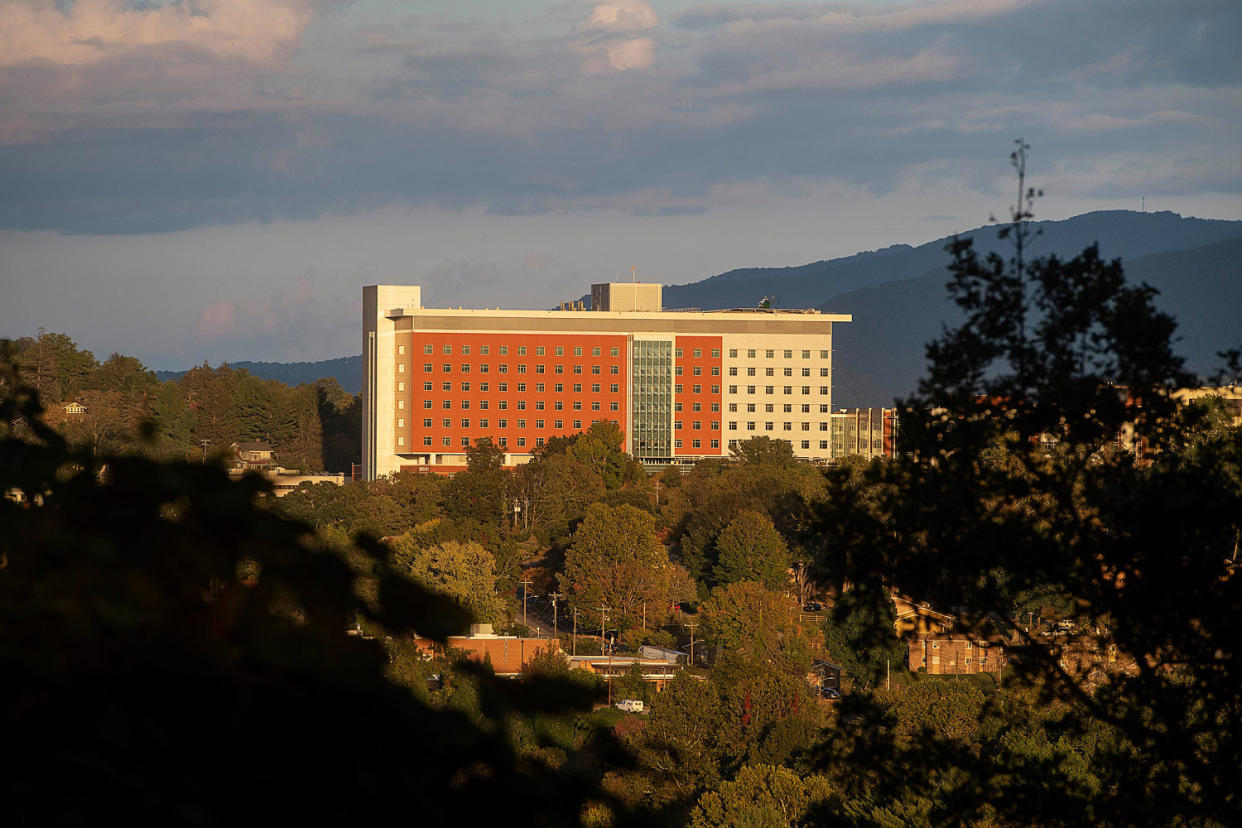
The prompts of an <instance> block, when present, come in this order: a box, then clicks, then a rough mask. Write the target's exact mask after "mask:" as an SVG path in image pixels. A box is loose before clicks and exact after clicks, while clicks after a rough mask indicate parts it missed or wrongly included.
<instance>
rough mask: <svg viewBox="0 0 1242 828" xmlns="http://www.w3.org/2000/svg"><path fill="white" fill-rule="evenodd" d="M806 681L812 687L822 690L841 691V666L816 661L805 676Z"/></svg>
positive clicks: (829, 662)
mask: <svg viewBox="0 0 1242 828" xmlns="http://www.w3.org/2000/svg"><path fill="white" fill-rule="evenodd" d="M807 680H808V681H809V682H810V683H811V685H812V686H814V687H818V688H819V689H820V690H823V689H824V688H825V687H830V688H832V689H833V690H840V689H841V665H839V664H833V663H832V662H831V661H816V662H815V663H814V664H812V665H811V672H810V673H809V674H808V675H807Z"/></svg>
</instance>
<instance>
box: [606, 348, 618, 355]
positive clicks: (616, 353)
mask: <svg viewBox="0 0 1242 828" xmlns="http://www.w3.org/2000/svg"><path fill="white" fill-rule="evenodd" d="M608 353H609V355H610V356H621V349H620V348H612V349H610V350H609V352H608Z"/></svg>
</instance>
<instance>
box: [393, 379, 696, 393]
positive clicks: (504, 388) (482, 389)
mask: <svg viewBox="0 0 1242 828" xmlns="http://www.w3.org/2000/svg"><path fill="white" fill-rule="evenodd" d="M460 387H461V390H462V391H469V390H470V383H468V382H463V383H461V386H460ZM491 387H492V386H491V384H490V383H487V382H480V383H479V388H478V391H479V393H480V394H487V393H489V392H490V391H491ZM513 387H514V390H515V391H517V392H518V393H519V394H525V393H526V383H524V382H515V383H514V384H513ZM546 387H547V386H546V385H544V383H542V382H537V383H535V393H536V394H542V393H544V389H545V388H546ZM571 387H572V388H573V392H574V393H575V394H581V393H582V383H580V382H575V383H573V385H572V386H571ZM600 388H601V386H600V384H599V383H598V382H593V383H591V393H592V394H598V393H600ZM423 390H424V391H434V390H435V383H433V382H431V381H430V380H427V381H424V382H423ZM440 390H442V391H452V390H453V383H451V382H445V383H441V384H440ZM496 390H497V391H499V392H501V393H508V391H509V383H508V382H498V383H496ZM552 390H553V391H555V392H556V393H557V394H563V393H564V392H565V383H563V382H555V383H553V384H552ZM404 391H405V381H404V380H399V381H398V382H397V393H402V392H404ZM608 392H609V393H610V394H619V393H621V384H620V383H616V382H613V383H609V385H608ZM717 392H719V389H717Z"/></svg>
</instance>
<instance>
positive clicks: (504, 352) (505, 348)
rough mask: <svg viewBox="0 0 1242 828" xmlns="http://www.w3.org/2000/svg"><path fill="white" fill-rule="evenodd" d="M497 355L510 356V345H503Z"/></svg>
mask: <svg viewBox="0 0 1242 828" xmlns="http://www.w3.org/2000/svg"><path fill="white" fill-rule="evenodd" d="M497 353H499V354H500V355H501V356H508V355H509V346H508V345H501V346H500V349H499V350H498V351H497Z"/></svg>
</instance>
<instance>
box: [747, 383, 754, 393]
mask: <svg viewBox="0 0 1242 828" xmlns="http://www.w3.org/2000/svg"><path fill="white" fill-rule="evenodd" d="M746 393H747V394H753V393H755V386H753V385H748V386H746Z"/></svg>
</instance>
